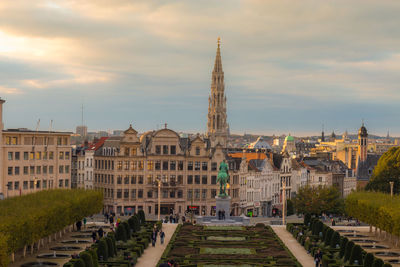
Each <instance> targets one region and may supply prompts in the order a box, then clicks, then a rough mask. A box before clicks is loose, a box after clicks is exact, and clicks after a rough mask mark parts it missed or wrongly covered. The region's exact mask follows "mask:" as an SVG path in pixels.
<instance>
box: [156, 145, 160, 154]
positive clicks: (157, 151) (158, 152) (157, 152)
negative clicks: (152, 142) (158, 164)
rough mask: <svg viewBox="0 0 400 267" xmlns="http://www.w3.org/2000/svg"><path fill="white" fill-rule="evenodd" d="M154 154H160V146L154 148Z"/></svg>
mask: <svg viewBox="0 0 400 267" xmlns="http://www.w3.org/2000/svg"><path fill="white" fill-rule="evenodd" d="M156 154H157V155H160V154H161V146H156Z"/></svg>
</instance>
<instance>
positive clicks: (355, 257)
mask: <svg viewBox="0 0 400 267" xmlns="http://www.w3.org/2000/svg"><path fill="white" fill-rule="evenodd" d="M361 252H362V250H361V247H360V245H354V246H353V249H352V250H351V256H350V260H349V261H350V264H354V261H358V264H359V265H362V264H363V261H362V259H363V258H362V254H361Z"/></svg>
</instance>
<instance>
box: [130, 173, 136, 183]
mask: <svg viewBox="0 0 400 267" xmlns="http://www.w3.org/2000/svg"><path fill="white" fill-rule="evenodd" d="M131 184H136V175H132V176H131Z"/></svg>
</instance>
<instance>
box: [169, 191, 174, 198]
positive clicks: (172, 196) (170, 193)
mask: <svg viewBox="0 0 400 267" xmlns="http://www.w3.org/2000/svg"><path fill="white" fill-rule="evenodd" d="M169 197H170V198H175V191H173V190H172V191H170V192H169Z"/></svg>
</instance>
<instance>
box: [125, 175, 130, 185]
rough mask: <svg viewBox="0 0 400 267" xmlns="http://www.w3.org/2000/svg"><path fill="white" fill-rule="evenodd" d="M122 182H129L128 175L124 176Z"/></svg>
mask: <svg viewBox="0 0 400 267" xmlns="http://www.w3.org/2000/svg"><path fill="white" fill-rule="evenodd" d="M124 184H129V175H127V176H125V178H124Z"/></svg>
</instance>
